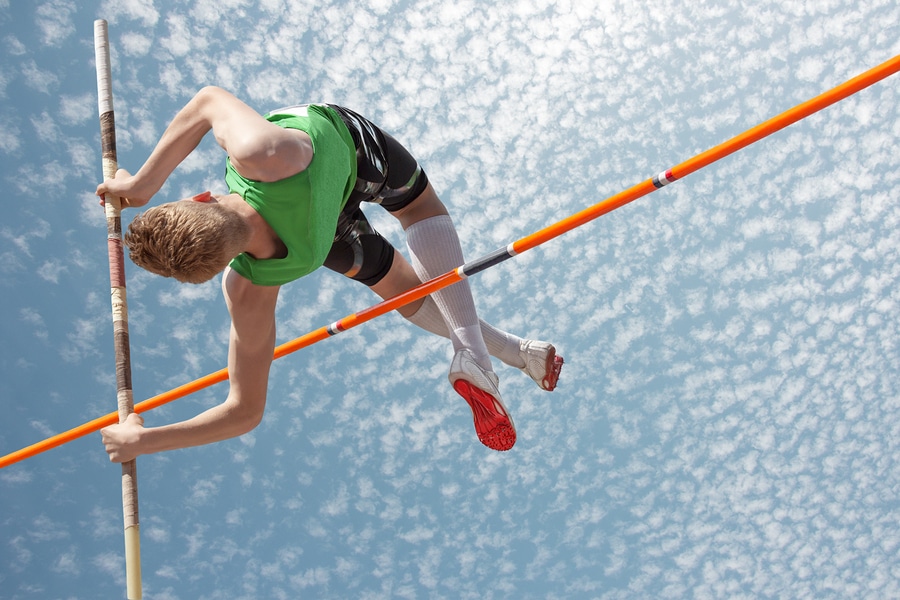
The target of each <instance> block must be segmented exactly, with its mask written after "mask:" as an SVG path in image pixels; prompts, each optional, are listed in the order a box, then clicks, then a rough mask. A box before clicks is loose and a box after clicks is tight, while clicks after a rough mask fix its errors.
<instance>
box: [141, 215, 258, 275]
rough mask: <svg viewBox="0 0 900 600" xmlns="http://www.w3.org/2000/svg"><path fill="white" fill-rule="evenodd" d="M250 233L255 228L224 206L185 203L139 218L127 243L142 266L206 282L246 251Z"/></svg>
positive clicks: (156, 271) (158, 271) (165, 273)
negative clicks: (251, 228) (245, 247)
mask: <svg viewBox="0 0 900 600" xmlns="http://www.w3.org/2000/svg"><path fill="white" fill-rule="evenodd" d="M249 237H250V228H249V226H248V225H247V224H246V223H245V222H244V220H243V219H241V217H240V216H239V215H238V214H236V213H234V212H233V211H230V210H228V209H226V208H225V207H224V206H222V205H220V204H206V203H200V202H187V201H183V202H170V203H168V204H162V205H160V206H155V207H153V208H151V209H149V210H147V211H146V212H144V213H142V214H139V215H138V216H136V217H135V218H134V220H133V221H132V222H131V225H129V226H128V231H127V233H126V234H125V245H126V246H128V255H129V257H130V258H131V260H132V261H133V262H134V263H135V264H136V265H138V266H139V267H142V268H144V269H147V270H148V271H150V272H152V273H156V274H157V275H162V276H163V277H174V278H175V279H177V280H178V281H181V282H184V283H203V282H205V281H209V280H210V279H212V278H213V277H215V276H216V275H217V274H218V273H220V272H221V271H222V270H223V269H224V268H225V267H226V266H227V265H228V263H229V261H230V260H231V259H232V258H234V257H235V256H237V255H238V254H240V253H241V252H242V251H243V249H244V246H245V245H246V243H247V240H248V239H249Z"/></svg>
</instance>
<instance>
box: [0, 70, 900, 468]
mask: <svg viewBox="0 0 900 600" xmlns="http://www.w3.org/2000/svg"><path fill="white" fill-rule="evenodd" d="M897 71H900V55H897V56H895V57H894V58H891V59H890V60H887V61H885V62H883V63H882V64H880V65H878V66H876V67H873V68H872V69H869V70H868V71H866V72H864V73H861V74H860V75H857V76H856V77H854V78H853V79H850V80H848V81H845V82H844V83H842V84H840V85H838V86H836V87H834V88H832V89H830V90H828V91H827V92H824V93H823V94H820V95H819V96H816V97H815V98H812V99H810V100H807V101H806V102H803V103H802V104H798V105H797V106H795V107H793V108H791V109H788V110H786V111H785V112H783V113H781V114H779V115H777V116H775V117H772V118H771V119H769V120H768V121H765V122H763V123H760V124H759V125H757V126H756V127H753V128H751V129H748V130H747V131H745V132H743V133H741V134H739V135H737V136H735V137H733V138H731V139H729V140H728V141H726V142H723V143H722V144H719V145H718V146H715V147H713V148H710V149H709V150H707V151H705V152H702V153H700V154H697V155H696V156H694V157H692V158H690V159H688V160H686V161H684V162H682V163H680V164H678V165H676V166H674V167H672V168H671V169H667V170H665V171H662V172H661V173H659V174H658V175H655V176H654V177H651V178H650V179H647V180H645V181H642V182H641V183H639V184H637V185H635V186H632V187H630V188H628V189H627V190H624V191H622V192H619V193H618V194H616V195H614V196H610V197H609V198H607V199H606V200H602V201H601V202H598V203H597V204H594V205H593V206H590V207H588V208H586V209H584V210H582V211H581V212H578V213H575V214H574V215H572V216H570V217H567V218H565V219H563V220H561V221H558V222H556V223H554V224H552V225H550V226H548V227H545V228H544V229H541V230H540V231H537V232H535V233H533V234H531V235H528V236H526V237H524V238H521V239H520V240H517V241H515V242H513V243H512V244H509V245H508V246H506V247H505V248H501V249H499V250H496V251H494V252H492V253H490V254H487V255H485V256H482V257H481V258H478V259H475V260H473V261H470V262H467V263H466V264H464V265H462V266H460V267H457V268H456V269H455V270H453V271H448V272H447V273H444V274H443V275H440V276H438V277H435V278H434V279H431V280H429V281H426V282H425V283H423V284H421V285H418V286H416V287H414V288H412V289H411V290H408V291H406V292H403V293H402V294H398V295H396V296H394V297H393V298H389V299H387V300H385V301H383V302H380V303H378V304H375V305H373V306H370V307H369V308H366V309H364V310H362V311H360V312H358V313H354V314H352V315H348V316H346V317H344V318H343V319H341V320H339V321H336V322H334V323H332V324H330V325H327V326H324V327H320V328H319V329H316V330H315V331H311V332H309V333H307V334H306V335H303V336H301V337H299V338H297V339H295V340H293V341H290V342H287V343H284V344H282V345H280V346H278V347H277V348H275V358H276V359H278V358H281V357H282V356H285V355H287V354H290V353H292V352H296V351H297V350H300V349H301V348H306V347H307V346H311V345H312V344H315V343H317V342H320V341H322V340H324V339H325V338H328V337H331V336H334V335H337V334H338V333H341V332H343V331H346V330H348V329H350V328H352V327H356V326H357V325H361V324H363V323H365V322H366V321H370V320H372V319H374V318H375V317H378V316H381V315H383V314H385V313H388V312H390V311H392V310H395V309H397V308H399V307H401V306H404V305H405V304H408V303H410V302H413V301H415V300H418V299H419V298H422V297H424V296H427V295H429V294H431V293H433V292H436V291H437V290H440V289H443V288H445V287H447V286H449V285H452V284H454V283H457V282H459V281H462V280H463V279H466V278H467V277H469V276H471V275H474V274H476V273H480V272H481V271H484V270H485V269H488V268H490V267H493V266H494V265H497V264H499V263H501V262H503V261H505V260H507V259H510V258H512V257H513V256H516V255H517V254H521V253H522V252H525V251H526V250H531V249H532V248H535V247H537V246H540V245H541V244H543V243H545V242H548V241H550V240H552V239H554V238H556V237H558V236H560V235H562V234H564V233H567V232H569V231H571V230H573V229H575V228H577V227H580V226H582V225H584V224H585V223H588V222H590V221H593V220H594V219H597V218H599V217H601V216H603V215H605V214H607V213H609V212H612V211H614V210H616V209H617V208H621V207H622V206H624V205H626V204H628V203H629V202H632V201H633V200H637V199H638V198H641V197H643V196H646V195H648V194H650V193H652V192H655V191H656V190H658V189H660V188H662V187H665V186H667V185H669V184H670V183H673V182H675V181H677V180H679V179H682V178H684V177H686V176H688V175H690V174H691V173H694V172H696V171H699V170H700V169H702V168H704V167H707V166H709V165H710V164H712V163H714V162H716V161H718V160H720V159H722V158H725V157H726V156H729V155H731V154H733V153H735V152H737V151H738V150H742V149H743V148H746V147H747V146H749V145H750V144H753V143H755V142H758V141H759V140H761V139H763V138H765V137H767V136H770V135H772V134H773V133H776V132H778V131H780V130H782V129H784V128H785V127H787V126H789V125H793V124H794V123H796V122H798V121H800V120H802V119H805V118H806V117H808V116H810V115H812V114H814V113H816V112H819V111H821V110H823V109H825V108H827V107H829V106H831V105H832V104H835V103H836V102H839V101H841V100H844V99H845V98H848V97H849V96H852V95H853V94H855V93H857V92H859V91H860V90H863V89H865V88H867V87H869V86H871V85H873V84H875V83H878V82H879V81H881V80H883V79H885V78H887V77H889V76H891V75H893V74H895V73H897ZM226 379H228V370H227V369H220V370H219V371H216V372H214V373H210V374H209V375H206V376H204V377H201V378H199V379H195V380H194V381H191V382H189V383H186V384H184V385H182V386H179V387H177V388H174V389H172V390H169V391H168V392H165V393H163V394H160V395H158V396H154V397H153V398H150V399H148V400H144V401H143V402H141V403H139V404H138V405H137V406H135V410H136V411H137V412H139V413H140V412H146V411H148V410H151V409H154V408H156V407H158V406H162V405H163V404H167V403H169V402H171V401H173V400H177V399H178V398H182V397H184V396H187V395H188V394H191V393H193V392H196V391H197V390H201V389H203V388H206V387H209V386H211V385H213V384H216V383H219V382H222V381H225V380H226ZM115 423H116V414H115V413H112V414H108V415H106V416H103V417H99V418H97V419H94V420H93V421H89V422H87V423H84V424H83V425H80V426H78V427H75V428H73V429H70V430H69V431H66V432H63V433H60V434H57V435H54V436H52V437H49V438H47V439H45V440H43V441H42V442H38V443H36V444H33V445H31V446H28V447H26V448H23V449H21V450H18V451H16V452H13V453H11V454H8V455H6V456H4V457H2V458H0V468H3V467H6V466H9V465H11V464H13V463H16V462H19V461H21V460H24V459H26V458H29V457H31V456H34V455H35V454H39V453H41V452H44V451H46V450H49V449H51V448H55V447H56V446H60V445H62V444H65V443H67V442H70V441H72V440H74V439H77V438H79V437H82V436H85V435H87V434H89V433H93V432H95V431H99V430H100V429H102V428H104V427H108V426H109V425H113V424H115Z"/></svg>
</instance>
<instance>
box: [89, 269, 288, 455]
mask: <svg viewBox="0 0 900 600" xmlns="http://www.w3.org/2000/svg"><path fill="white" fill-rule="evenodd" d="M222 288H223V292H224V293H225V300H226V303H227V304H228V309H229V311H230V312H231V320H232V324H231V336H230V340H229V346H228V377H229V383H230V386H231V387H230V390H229V392H228V397H227V399H226V400H225V402H223V403H222V404H220V405H218V406H214V407H213V408H210V409H209V410H207V411H205V412H203V413H201V414H199V415H197V416H196V417H194V418H192V419H188V420H186V421H182V422H180V423H173V424H171V425H163V426H161V427H153V428H145V427H143V420H142V419H141V417H139V416H138V415H134V416H133V417H130V418H129V420H127V421H126V422H125V423H122V424H119V425H113V426H111V427H107V428H106V429H103V430H102V431H101V434H102V437H103V443H104V445H105V446H106V452H107V453H108V454H109V458H110V460H112V461H113V462H127V461H129V460H131V459H133V458H135V457H137V456H139V455H141V454H151V453H154V452H161V451H164V450H175V449H178V448H187V447H191V446H200V445H203V444H210V443H213V442H218V441H221V440H224V439H228V438H232V437H237V436H239V435H243V434H244V433H247V432H248V431H250V430H252V429H253V428H254V427H256V426H257V425H258V424H259V422H260V421H261V420H262V417H263V412H264V410H265V406H266V388H267V386H268V380H269V368H270V367H271V365H272V355H273V352H274V350H275V304H276V302H277V299H278V289H279V288H278V287H264V286H256V285H253V284H252V283H250V282H249V281H248V280H246V279H244V278H243V277H241V276H240V275H238V274H237V273H235V272H234V271H232V270H231V269H227V270H226V272H225V277H224V278H223V283H222Z"/></svg>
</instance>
